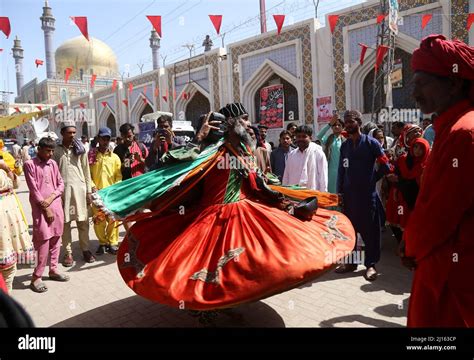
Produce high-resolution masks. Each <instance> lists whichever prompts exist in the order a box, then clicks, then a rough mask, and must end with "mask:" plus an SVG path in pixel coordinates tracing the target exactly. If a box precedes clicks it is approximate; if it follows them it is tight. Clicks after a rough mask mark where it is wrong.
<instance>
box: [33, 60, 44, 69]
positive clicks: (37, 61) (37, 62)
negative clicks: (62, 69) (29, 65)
mask: <svg viewBox="0 0 474 360" xmlns="http://www.w3.org/2000/svg"><path fill="white" fill-rule="evenodd" d="M35 65H36V67H38V66H40V65H43V60H40V59H36V60H35Z"/></svg>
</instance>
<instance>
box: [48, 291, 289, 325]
mask: <svg viewBox="0 0 474 360" xmlns="http://www.w3.org/2000/svg"><path fill="white" fill-rule="evenodd" d="M53 327H272V328H279V327H285V323H284V321H283V319H282V318H281V316H280V315H278V313H277V312H276V311H275V310H274V309H272V308H271V307H270V306H268V305H267V304H265V303H263V302H260V301H258V302H255V303H251V304H246V305H242V306H239V307H237V308H233V309H228V310H224V311H219V312H218V313H217V314H216V316H215V317H214V318H211V321H210V322H207V323H202V322H200V320H199V317H197V316H195V314H192V313H191V312H189V311H187V310H179V309H175V308H171V307H168V306H165V305H161V304H157V303H153V302H151V301H148V300H147V299H144V298H142V297H140V296H131V297H129V298H126V299H123V300H118V301H115V302H113V303H109V304H107V305H104V306H100V307H98V308H95V309H93V310H89V311H87V312H84V313H82V314H80V315H77V316H74V317H71V318H69V319H67V320H64V321H61V322H59V323H57V324H55V325H53Z"/></svg>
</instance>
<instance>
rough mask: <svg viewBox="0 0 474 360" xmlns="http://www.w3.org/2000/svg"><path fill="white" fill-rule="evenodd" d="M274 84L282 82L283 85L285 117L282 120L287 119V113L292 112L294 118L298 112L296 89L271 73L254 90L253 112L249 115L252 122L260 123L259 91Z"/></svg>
mask: <svg viewBox="0 0 474 360" xmlns="http://www.w3.org/2000/svg"><path fill="white" fill-rule="evenodd" d="M275 84H282V85H283V94H284V103H283V104H284V110H285V118H284V121H288V120H289V119H288V114H291V113H292V114H294V116H295V119H297V116H298V114H299V108H298V91H297V90H296V88H295V87H294V86H293V85H292V84H290V83H289V82H288V81H286V80H285V79H282V78H281V77H280V76H278V75H277V74H273V75H272V76H270V78H268V80H267V81H265V82H264V83H263V84H262V85H261V86H260V87H259V88H258V90H257V91H256V92H255V95H254V104H255V106H254V109H255V113H254V114H253V116H252V117H251V120H252V122H253V123H256V124H257V123H260V91H261V90H262V89H263V88H264V87H267V86H270V85H275Z"/></svg>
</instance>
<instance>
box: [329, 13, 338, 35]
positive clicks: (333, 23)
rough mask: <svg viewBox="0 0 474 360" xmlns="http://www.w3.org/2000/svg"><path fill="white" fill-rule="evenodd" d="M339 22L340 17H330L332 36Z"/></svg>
mask: <svg viewBox="0 0 474 360" xmlns="http://www.w3.org/2000/svg"><path fill="white" fill-rule="evenodd" d="M337 20H339V15H329V16H328V21H329V26H330V27H331V34H332V33H333V32H334V29H335V28H336V24H337Z"/></svg>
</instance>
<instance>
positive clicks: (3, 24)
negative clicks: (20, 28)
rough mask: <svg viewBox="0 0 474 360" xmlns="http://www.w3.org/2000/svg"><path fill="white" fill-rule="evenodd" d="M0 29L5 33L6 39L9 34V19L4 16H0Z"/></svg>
mask: <svg viewBox="0 0 474 360" xmlns="http://www.w3.org/2000/svg"><path fill="white" fill-rule="evenodd" d="M0 30H2V31H3V33H4V34H5V35H6V37H7V39H8V37H9V36H10V32H11V27H10V19H9V18H8V17H6V16H0Z"/></svg>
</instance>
